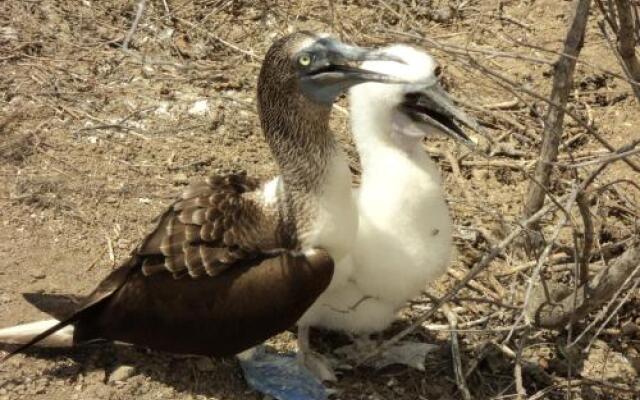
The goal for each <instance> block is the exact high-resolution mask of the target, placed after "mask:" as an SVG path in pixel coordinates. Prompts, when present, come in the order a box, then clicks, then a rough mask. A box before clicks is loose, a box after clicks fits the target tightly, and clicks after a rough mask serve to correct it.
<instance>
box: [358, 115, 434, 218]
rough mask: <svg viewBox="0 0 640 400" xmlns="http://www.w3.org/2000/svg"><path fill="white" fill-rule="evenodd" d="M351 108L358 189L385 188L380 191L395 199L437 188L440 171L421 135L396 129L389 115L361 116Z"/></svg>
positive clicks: (416, 196) (422, 195)
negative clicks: (359, 170) (359, 167)
mask: <svg viewBox="0 0 640 400" xmlns="http://www.w3.org/2000/svg"><path fill="white" fill-rule="evenodd" d="M352 110H353V111H352V115H351V118H352V121H351V127H352V131H353V135H354V140H355V144H356V148H357V150H358V154H359V155H360V161H361V164H362V178H361V185H360V192H363V191H367V190H369V189H373V190H375V191H376V192H378V191H380V190H383V188H385V189H384V191H383V192H382V193H387V194H386V195H385V196H386V197H388V198H391V197H393V198H394V201H397V200H398V198H401V197H414V198H419V197H424V196H425V195H428V194H429V193H428V192H435V191H438V192H439V191H440V184H441V178H440V172H439V170H438V167H437V165H436V163H435V162H434V161H433V160H432V159H431V158H430V157H429V156H428V155H427V154H426V153H425V151H424V149H423V147H422V140H421V139H420V138H418V137H411V136H408V135H405V134H402V133H399V132H396V131H395V127H394V124H393V122H392V120H391V119H392V115H384V114H383V113H379V114H378V115H376V116H375V117H372V116H371V115H370V114H367V115H360V114H359V113H358V111H359V110H360V109H359V108H357V107H352ZM397 204H401V202H400V201H398V202H397ZM417 206H419V204H417Z"/></svg>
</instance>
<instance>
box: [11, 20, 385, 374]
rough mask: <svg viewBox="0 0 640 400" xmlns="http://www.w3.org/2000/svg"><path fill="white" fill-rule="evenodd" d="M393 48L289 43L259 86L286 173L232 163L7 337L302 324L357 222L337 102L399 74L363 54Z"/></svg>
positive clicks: (316, 38) (197, 335)
mask: <svg viewBox="0 0 640 400" xmlns="http://www.w3.org/2000/svg"><path fill="white" fill-rule="evenodd" d="M381 59H387V60H390V59H393V57H392V56H389V55H386V54H379V53H377V52H376V51H373V50H367V49H363V48H359V47H355V46H350V45H347V44H344V43H341V42H339V41H337V40H335V39H332V38H330V37H328V36H324V35H314V34H311V33H308V32H300V33H295V34H291V35H289V36H286V37H284V38H282V39H280V40H278V41H276V42H275V43H274V44H273V45H272V46H271V47H270V49H269V50H268V52H267V54H266V56H265V59H264V62H263V64H262V67H261V70H260V74H259V77H258V95H257V96H258V110H259V116H260V122H261V126H262V130H263V133H264V136H265V139H266V141H267V143H268V144H269V146H270V149H271V151H272V153H273V156H274V158H275V160H276V162H277V165H278V167H279V169H280V175H279V177H278V178H277V179H276V180H274V181H270V182H268V183H265V184H262V183H260V182H258V181H257V180H255V179H252V178H250V177H248V176H246V174H242V173H233V172H231V173H227V174H219V175H215V176H212V177H210V178H209V179H207V180H206V181H205V182H202V183H198V184H194V185H191V186H190V187H188V188H187V189H186V190H185V191H184V193H182V196H181V197H180V198H179V199H178V200H177V201H175V202H174V203H173V204H172V205H171V206H170V207H169V208H168V209H167V210H166V211H165V212H164V213H163V214H162V215H160V216H159V218H158V224H157V226H156V227H155V229H153V231H152V232H151V233H150V234H149V235H147V236H146V237H145V238H144V240H142V242H141V243H140V244H139V245H138V246H137V248H136V249H135V250H134V251H133V253H132V254H131V257H130V258H129V259H128V260H127V261H125V262H124V263H123V264H122V265H121V266H120V267H118V268H117V269H116V270H114V271H113V272H112V273H110V274H109V275H108V276H107V277H106V278H105V279H104V280H103V281H102V282H100V283H99V284H98V286H97V288H96V289H95V290H94V291H93V292H92V293H91V294H89V295H88V296H87V297H86V298H84V299H83V300H82V302H81V303H80V304H79V305H78V306H77V307H76V308H75V310H73V311H72V312H71V313H67V314H66V315H63V316H59V319H53V320H47V321H39V322H36V323H32V324H25V325H20V326H16V327H11V328H5V329H2V330H0V342H4V343H15V344H18V345H19V347H18V348H17V349H14V350H13V351H12V352H10V353H9V356H10V355H13V354H15V353H16V352H19V351H22V350H24V349H26V348H27V347H29V346H31V345H34V344H46V345H50V346H73V345H77V344H82V343H86V342H90V341H95V340H109V341H120V342H126V343H131V344H137V345H141V346H146V347H149V348H153V349H158V350H164V351H169V352H174V353H188V354H198V355H207V356H224V355H231V354H236V353H239V352H241V351H244V350H246V349H249V348H251V347H252V346H255V345H258V344H259V343H261V342H263V341H264V340H266V339H267V338H269V337H271V336H273V335H275V334H277V333H279V332H281V331H283V330H285V329H287V328H289V327H290V326H291V325H293V324H294V323H295V322H296V321H297V320H298V319H299V318H300V316H302V314H303V313H304V311H305V310H306V309H307V308H308V307H309V306H310V305H311V304H312V303H313V302H314V300H315V299H316V298H317V297H318V296H319V295H320V294H321V293H322V292H323V291H324V290H325V289H326V287H327V286H328V285H329V283H330V281H331V278H332V275H333V271H334V261H335V262H338V261H339V260H340V259H341V258H343V257H344V256H345V255H346V254H348V253H349V252H350V251H351V246H352V244H353V240H354V238H355V235H356V231H357V215H356V212H355V204H354V201H353V199H352V196H351V183H350V182H351V178H350V173H349V169H348V166H347V162H346V158H345V156H344V154H343V153H342V151H341V150H340V149H339V147H338V144H337V142H336V140H335V139H334V137H333V135H332V134H331V132H330V130H329V126H328V124H329V115H330V111H331V107H332V103H333V102H334V100H335V99H336V98H337V97H338V96H339V95H340V94H341V93H343V92H344V91H346V90H347V89H349V88H350V87H352V86H354V85H356V84H360V83H364V82H370V81H377V82H387V81H388V82H397V79H396V78H390V77H387V76H386V75H385V74H382V73H378V72H375V71H367V70H365V69H362V68H358V67H356V66H353V65H350V64H349V63H350V62H356V61H366V60H381ZM250 358H251V356H250V354H249V355H246V357H244V358H241V359H242V360H243V361H247V360H248V359H250ZM5 359H6V357H5ZM0 361H1V360H0ZM302 361H304V362H305V363H306V360H305V359H303V360H302Z"/></svg>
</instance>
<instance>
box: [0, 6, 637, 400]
mask: <svg viewBox="0 0 640 400" xmlns="http://www.w3.org/2000/svg"><path fill="white" fill-rule="evenodd" d="M577 3H580V4H582V5H583V6H584V5H585V3H586V4H587V5H588V3H589V2H588V1H584V0H579V1H576V2H573V1H572V2H569V1H559V0H535V1H534V0H531V1H509V0H501V1H498V0H493V1H479V0H467V1H449V2H447V1H445V0H433V1H429V0H425V1H415V0H413V1H412V0H406V1H402V2H401V1H396V0H386V1H383V0H377V1H371V2H369V1H358V0H356V1H341V0H340V1H339V0H334V1H325V2H319V1H312V0H309V1H295V2H286V1H277V0H274V1H262V2H251V1H225V0H147V1H145V2H142V3H141V2H138V1H133V0H108V1H89V0H82V1H76V0H25V1H18V0H9V1H4V2H0V71H1V73H0V104H1V106H0V176H1V177H2V178H1V179H0V206H1V210H2V211H1V213H0V215H1V218H0V224H1V229H0V255H1V257H0V316H1V322H0V325H1V326H7V325H12V324H15V323H20V322H26V321H30V320H34V319H36V318H40V317H42V315H40V314H38V312H37V311H35V310H34V309H33V308H31V307H30V306H29V305H28V304H27V303H26V302H25V301H24V300H23V299H22V297H21V293H24V292H37V291H46V292H55V293H69V292H71V293H86V292H87V291H88V290H89V289H90V288H92V287H93V286H94V284H95V283H96V282H98V281H99V280H100V279H101V278H102V277H103V276H105V275H106V274H107V273H108V272H109V271H110V269H111V268H112V267H113V266H114V265H116V264H117V263H118V262H119V261H120V260H122V259H123V258H124V257H126V256H127V254H128V252H129V251H130V250H131V249H132V248H133V246H134V244H135V242H136V240H137V239H138V238H140V237H141V236H142V235H143V234H144V232H145V231H146V230H147V229H148V227H149V222H150V221H151V219H152V218H153V217H154V216H155V215H156V214H157V213H158V212H160V210H162V208H163V207H164V206H165V205H166V204H167V203H168V202H169V201H170V200H169V199H170V198H172V197H173V196H174V195H175V194H176V193H178V192H179V190H180V189H181V188H182V187H183V186H184V185H185V184H186V183H187V182H188V181H190V180H192V179H196V178H197V177H200V176H204V175H206V174H207V173H208V172H209V171H211V170H212V169H213V168H216V167H219V166H222V165H232V166H235V167H242V168H245V169H246V170H248V172H249V173H251V174H255V175H258V176H268V175H270V174H272V173H273V172H274V165H273V163H272V162H271V161H270V158H269V154H268V151H267V148H266V145H265V144H264V143H263V141H262V138H261V135H260V131H259V129H258V124H257V121H256V119H257V118H256V115H255V101H254V92H255V83H256V75H257V71H258V68H259V63H260V60H261V55H262V54H264V52H265V50H266V49H267V47H268V46H269V45H270V43H271V41H272V40H273V39H274V38H275V37H278V36H279V35H282V34H284V33H286V32H289V31H292V30H298V29H308V30H316V31H332V32H335V33H336V34H338V35H339V36H341V37H342V38H343V39H345V40H347V41H351V42H356V43H359V44H367V45H380V44H384V43H390V42H405V43H413V44H415V45H417V46H420V47H422V48H426V49H429V50H430V51H431V52H432V53H433V54H434V55H435V56H436V57H437V58H438V59H439V60H440V62H441V64H442V67H443V78H442V79H443V81H444V84H445V85H446V86H447V88H448V89H449V90H450V92H452V94H453V95H454V96H455V98H456V99H457V100H458V101H459V103H460V104H461V105H463V106H464V107H465V108H466V109H467V110H469V111H470V112H472V113H475V115H476V116H477V117H478V119H480V120H481V121H482V122H483V124H484V125H485V127H486V130H487V133H488V136H489V137H490V141H491V143H489V142H488V141H487V140H486V139H484V138H478V139H479V141H480V144H481V148H483V149H484V150H487V151H489V152H490V156H489V157H485V156H483V155H482V154H481V153H480V152H470V151H469V150H468V149H466V148H464V147H459V146H457V145H455V144H453V143H451V142H447V141H430V142H428V143H425V148H426V151H428V152H429V153H430V154H431V155H432V156H433V157H434V158H436V159H437V160H438V161H439V163H440V165H441V167H442V171H443V174H444V175H445V178H446V187H447V192H448V198H449V202H450V205H451V209H452V212H453V214H454V216H455V220H456V228H457V229H456V245H457V250H458V254H457V257H456V261H455V262H454V264H453V265H452V266H451V269H450V272H449V274H448V276H447V277H445V278H443V279H442V280H441V281H440V282H438V283H437V285H435V287H434V288H432V289H431V290H430V292H431V295H429V296H427V295H425V297H424V298H422V299H416V301H415V302H413V303H412V304H411V306H410V307H409V309H408V310H407V312H405V313H404V314H403V316H402V318H401V320H400V321H399V322H398V323H397V324H396V325H395V326H394V328H393V329H392V330H391V331H390V332H387V333H385V338H387V339H389V338H394V339H392V340H395V339H397V338H398V336H394V334H397V333H400V334H401V335H409V336H411V337H413V338H414V339H419V340H424V341H429V342H433V343H435V344H437V345H438V346H439V350H438V351H437V352H436V353H435V354H433V356H431V357H429V359H428V360H427V370H426V371H425V372H417V371H409V370H407V369H405V368H396V367H388V368H386V369H384V370H381V371H373V370H371V369H368V368H366V367H359V368H357V369H355V370H354V371H352V372H349V373H346V374H345V375H344V376H343V377H342V379H341V381H340V382H339V383H338V384H337V389H338V391H339V392H338V395H337V398H340V399H370V400H377V399H398V400H400V399H402V400H404V399H407V400H408V399H442V400H445V399H458V398H472V399H503V398H520V399H569V398H571V399H585V400H587V399H589V400H590V399H637V398H640V378H639V377H638V375H639V373H640V313H639V312H638V305H639V304H640V290H639V289H638V288H637V285H638V283H639V282H640V277H638V276H637V275H636V273H637V270H638V269H639V268H638V265H639V263H638V259H639V258H640V255H638V251H637V250H636V251H635V253H634V251H633V248H634V247H633V246H634V245H637V242H638V235H639V233H638V232H639V220H638V215H639V208H638V207H639V204H640V187H639V186H638V182H639V181H640V180H639V179H638V177H639V173H638V171H639V169H638V166H639V165H640V157H639V156H638V151H637V147H635V146H636V145H638V142H639V141H640V133H639V132H638V125H640V112H638V111H639V110H640V103H639V102H640V99H639V98H636V97H635V96H634V92H635V93H638V92H639V89H638V87H634V86H633V84H631V83H630V80H629V78H628V77H630V76H633V74H634V68H635V73H638V69H637V68H638V64H637V58H636V59H635V60H636V64H635V66H634V64H633V57H634V54H633V49H634V45H635V50H636V51H635V53H636V56H635V57H637V55H640V53H639V52H638V43H639V39H640V37H639V36H640V33H639V32H640V24H639V23H638V15H637V9H638V7H639V5H638V2H637V0H630V1H628V2H627V1H624V0H615V1H614V0H610V1H604V0H603V1H602V2H600V1H595V2H592V4H591V9H590V12H589V13H588V19H587V25H586V35H585V37H584V46H583V47H581V46H580V45H581V44H582V41H581V40H578V41H577V42H576V41H575V40H573V41H572V40H568V41H567V42H566V43H565V35H567V32H569V26H570V25H571V24H572V21H573V23H574V27H573V28H576V27H575V21H574V20H573V9H574V7H575V4H577ZM603 3H604V4H603ZM140 4H144V5H143V6H142V7H141V8H140ZM624 4H627V5H629V6H630V8H629V10H630V13H622V14H620V13H617V12H613V11H614V8H612V7H617V8H616V9H620V7H622V5H624ZM634 10H635V11H634ZM605 15H606V18H605ZM621 16H622V17H625V16H626V17H628V18H627V19H624V18H620V17H621ZM623 19H624V21H623ZM629 21H631V22H630V23H631V24H632V25H631V30H628V28H629ZM132 28H133V29H132ZM573 28H572V30H573ZM579 28H580V27H579V26H578V27H577V31H578V37H577V39H580V36H581V32H579V31H580V29H579ZM574 33H575V32H574ZM618 34H619V35H620V36H621V37H623V38H625V39H626V42H625V43H623V44H622V46H619V45H618V43H616V40H617V36H616V35H618ZM573 39H576V37H573ZM567 46H568V47H567ZM629 46H630V47H631V53H630V51H629ZM618 48H619V50H620V51H617V49H618ZM561 51H564V53H565V57H560V54H559V52H561ZM578 52H579V55H578V59H577V63H575V72H573V71H572V70H573V66H572V64H573V63H574V61H575V59H574V58H572V57H568V56H567V54H568V55H571V54H576V55H577V54H578ZM630 57H631V58H630ZM629 60H631V64H628V63H627V64H625V62H627V61H629ZM556 61H559V62H558V63H557V64H554V63H556ZM554 65H557V67H556V68H554ZM622 65H625V67H622ZM562 71H564V72H563V73H564V81H565V82H569V83H571V82H572V86H567V88H566V91H565V92H564V94H563V93H562V90H561V89H562V88H559V87H558V84H557V83H556V90H554V91H552V88H553V87H554V81H555V82H560V83H562V77H558V76H557V75H558V74H559V73H560V72H562ZM567 73H568V74H567ZM567 79H568V81H567ZM636 79H637V75H636ZM549 99H551V100H549ZM565 102H566V105H565ZM341 105H342V107H345V104H344V103H341ZM554 105H555V106H554ZM558 107H559V108H558ZM342 110H343V111H344V108H342ZM550 110H551V112H550ZM558 110H562V111H561V112H559V111H558ZM334 128H335V131H336V133H337V134H338V135H339V137H340V138H341V141H342V142H343V143H344V144H345V148H346V149H347V150H348V152H349V154H350V155H351V156H353V168H354V170H355V171H357V170H358V166H357V156H356V154H355V152H354V149H353V145H352V143H351V141H350V138H349V136H348V127H347V118H346V116H345V115H344V113H343V112H335V113H334ZM554 134H558V135H559V136H558V137H557V138H555V137H553V136H552V135H554ZM550 135H551V136H550ZM553 140H557V141H559V143H560V146H559V153H558V156H557V159H556V158H555V157H553V154H551V155H549V153H548V151H547V152H545V154H546V155H545V157H548V161H549V162H550V163H551V164H548V165H550V166H551V168H550V171H551V173H550V175H548V179H547V178H546V177H544V175H545V174H546V173H545V172H544V170H545V168H540V167H538V168H536V161H537V160H538V159H539V154H540V150H541V149H543V148H546V149H549V148H550V149H551V150H553V148H554V146H553V143H554V142H553ZM548 141H551V143H552V145H549V143H547V142H548ZM543 142H545V143H546V144H543ZM616 150H618V151H619V152H624V154H623V156H624V158H622V156H611V152H612V151H616ZM605 161H606V163H605ZM538 165H539V164H538ZM541 170H542V172H540V171H541ZM540 174H543V175H542V178H543V179H542V181H541V180H540V179H538V178H540V176H541V175H540ZM545 179H547V180H545ZM534 181H536V182H538V183H542V184H543V188H542V190H540V191H539V192H540V193H541V195H543V197H544V198H546V200H545V201H544V206H543V208H542V211H540V212H538V208H537V207H536V206H535V204H534V205H532V204H533V203H535V201H534V200H532V197H531V196H536V195H532V194H531V192H532V189H530V187H532V185H534V187H535V185H536V184H535V183H532V182H534ZM533 191H535V190H533ZM525 204H529V206H528V207H527V209H526V210H525ZM525 215H533V216H534V219H535V221H532V220H531V219H529V222H533V223H527V221H525V220H526V218H525ZM536 231H538V234H535V232H536ZM525 232H528V234H525ZM525 249H526V250H527V251H525ZM636 249H637V247H636ZM625 251H626V253H625ZM634 257H635V258H634ZM625 262H626V264H625ZM469 271H472V272H473V274H474V276H473V279H470V276H469V275H467V274H468V273H469ZM603 271H604V272H603ZM597 274H599V275H598V276H597V280H594V279H593V277H594V276H595V275H597ZM465 276H467V279H464V277H465ZM540 278H543V281H545V282H547V284H546V285H541V284H540V282H541V280H540ZM598 282H600V284H599V283H598ZM602 282H604V284H602ZM544 288H547V289H548V290H544ZM585 288H587V290H584V289H585ZM545 293H549V294H551V295H553V297H554V301H551V302H547V301H546V300H545ZM445 295H446V297H445V298H444V300H446V302H447V304H446V306H445V307H436V306H437V305H440V304H441V303H444V301H443V300H442V299H441V300H438V298H441V296H445ZM563 299H564V300H563ZM545 302H546V303H550V304H545ZM525 306H526V307H525ZM574 308H575V309H577V311H576V312H573V309H574ZM532 311H533V312H532ZM567 311H568V312H567ZM563 314H564V315H563ZM563 318H564V319H563ZM452 326H456V327H457V328H456V329H455V330H451V329H450V328H451V327H452ZM543 327H546V328H543ZM291 339H292V336H291V335H289V334H285V335H282V336H281V337H278V338H277V339H276V340H274V345H275V346H277V347H280V348H286V347H289V346H291V345H292V340H291ZM315 340H316V342H317V343H316V344H317V345H318V346H321V347H322V348H324V349H325V350H327V351H328V350H329V349H330V348H333V347H335V346H336V345H337V344H338V343H340V342H342V341H344V338H342V337H340V336H339V335H336V334H328V333H319V334H317V335H316V337H315ZM452 344H453V346H452ZM452 349H454V351H453V353H452ZM452 354H453V355H452ZM119 365H131V366H133V367H134V369H133V376H131V377H129V378H128V379H126V380H124V381H120V382H110V379H109V378H110V376H111V373H112V371H114V369H116V367H118V366H119ZM22 398H24V399H27V398H28V399H130V398H139V399H158V398H175V399H193V398H198V399H205V398H207V399H259V398H260V396H258V395H256V394H254V393H251V392H250V391H248V390H247V389H246V387H245V385H244V383H243V381H242V379H241V375H240V370H239V368H238V366H237V365H236V363H235V362H234V361H233V360H214V361H212V362H211V361H209V360H206V359H193V358H180V357H174V356H171V355H168V354H161V353H156V352H148V351H146V350H144V349H139V348H128V347H118V346H100V347H94V348H86V349H81V350H79V351H77V352H74V353H68V352H35V353H33V352H32V353H30V354H29V355H26V356H19V357H16V358H14V359H12V360H10V361H9V362H8V363H6V364H4V365H1V366H0V399H2V400H10V399H11V400H12V399H22Z"/></svg>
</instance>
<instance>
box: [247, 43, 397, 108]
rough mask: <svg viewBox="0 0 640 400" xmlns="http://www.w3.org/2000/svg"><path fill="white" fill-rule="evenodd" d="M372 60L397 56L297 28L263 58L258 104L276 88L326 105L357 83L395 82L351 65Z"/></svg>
mask: <svg viewBox="0 0 640 400" xmlns="http://www.w3.org/2000/svg"><path fill="white" fill-rule="evenodd" d="M373 60H397V58H395V57H394V56H392V55H389V54H386V53H384V54H383V53H380V52H379V51H377V50H373V49H365V48H362V47H357V46H352V45H348V44H345V43H342V42H340V41H338V40H337V39H335V38H332V37H330V36H328V35H327V34H313V33H310V32H297V33H294V34H291V35H288V36H285V37H283V38H281V39H279V40H278V41H276V42H275V43H274V44H273V45H272V46H271V47H270V48H269V50H268V51H267V54H266V56H265V58H264V62H263V64H262V68H261V70H260V77H259V79H258V97H259V104H260V105H261V107H264V106H266V104H265V101H267V100H268V101H273V100H272V99H271V98H269V97H270V96H268V95H269V94H273V92H274V91H277V92H278V94H279V95H280V96H285V95H286V96H293V97H297V96H296V95H303V96H304V97H305V98H306V100H307V101H311V102H314V103H316V104H318V105H322V106H325V107H330V106H331V104H332V103H333V102H334V101H335V99H336V98H337V97H338V96H339V95H340V94H342V93H343V92H345V91H346V90H347V89H349V88H350V87H352V86H354V85H357V84H359V83H363V82H398V80H397V79H395V78H393V77H389V76H387V75H385V74H383V73H380V72H378V71H368V70H366V69H363V68H359V67H357V66H355V65H353V63H356V62H360V61H373ZM398 61H399V60H398ZM297 100H298V101H299V100H300V99H297Z"/></svg>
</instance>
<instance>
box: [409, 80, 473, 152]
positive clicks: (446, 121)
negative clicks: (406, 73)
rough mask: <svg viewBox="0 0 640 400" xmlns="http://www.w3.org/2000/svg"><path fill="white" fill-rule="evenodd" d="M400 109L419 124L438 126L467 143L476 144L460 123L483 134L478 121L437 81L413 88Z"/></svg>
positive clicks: (448, 134)
mask: <svg viewBox="0 0 640 400" xmlns="http://www.w3.org/2000/svg"><path fill="white" fill-rule="evenodd" d="M400 109H401V110H402V111H403V112H404V113H405V114H406V115H407V116H409V118H411V119H412V120H413V121H414V122H417V123H418V124H425V125H427V126H428V127H431V128H436V129H437V130H438V131H440V132H442V133H444V134H446V135H447V136H450V137H452V138H454V139H456V140H459V141H461V142H463V143H465V144H466V145H469V146H475V144H474V143H473V142H472V141H471V139H470V138H469V137H468V136H467V135H466V134H465V133H464V131H463V130H462V129H461V128H460V126H459V125H458V124H461V125H464V126H466V127H467V128H470V129H473V130H474V131H475V132H477V133H480V134H482V128H481V127H480V125H479V124H478V122H477V121H476V120H475V119H474V118H473V117H471V116H469V115H467V114H466V113H465V112H464V111H462V110H461V109H460V108H458V107H456V106H455V105H454V104H453V101H452V100H451V99H450V97H449V95H448V94H447V92H445V91H444V89H442V87H441V86H440V85H439V84H438V83H437V82H435V83H432V84H430V85H428V86H425V87H422V88H418V87H416V88H415V90H414V88H412V89H411V90H410V91H409V92H408V93H407V94H406V95H405V98H404V101H403V103H402V104H401V105H400Z"/></svg>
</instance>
